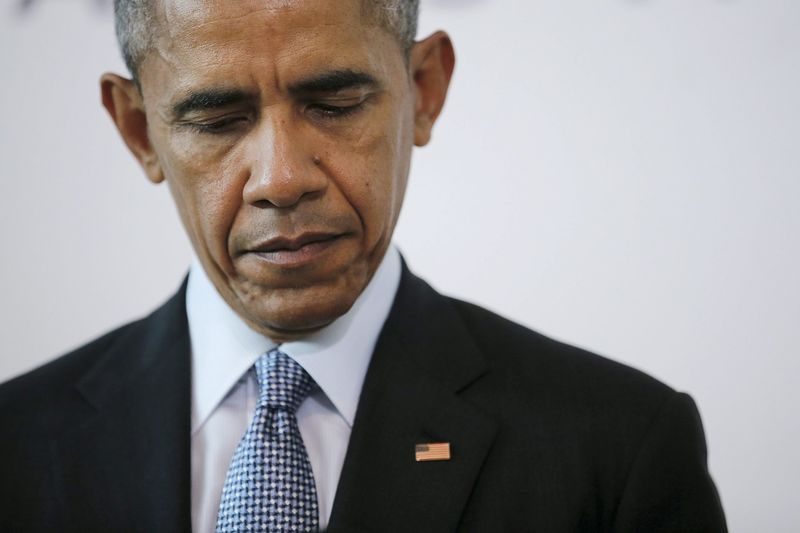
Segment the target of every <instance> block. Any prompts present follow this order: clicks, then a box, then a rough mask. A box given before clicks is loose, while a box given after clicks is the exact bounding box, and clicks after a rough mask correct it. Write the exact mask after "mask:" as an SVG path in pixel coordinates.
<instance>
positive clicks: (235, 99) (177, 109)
mask: <svg viewBox="0 0 800 533" xmlns="http://www.w3.org/2000/svg"><path fill="white" fill-rule="evenodd" d="M253 99H254V97H253V95H252V94H249V93H247V92H245V91H242V90H238V89H207V90H203V91H199V92H195V93H191V94H189V95H188V96H186V98H184V99H183V100H181V101H179V102H178V103H176V104H175V105H173V106H172V116H173V117H176V118H181V117H183V116H185V115H186V114H188V113H191V112H193V111H205V110H209V109H219V108H222V107H227V106H230V105H235V104H240V103H242V102H249V101H252V100H253Z"/></svg>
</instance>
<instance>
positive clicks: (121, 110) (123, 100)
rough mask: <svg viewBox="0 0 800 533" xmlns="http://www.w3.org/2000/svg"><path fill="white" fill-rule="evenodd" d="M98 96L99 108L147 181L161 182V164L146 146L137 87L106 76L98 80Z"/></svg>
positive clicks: (143, 116) (148, 143)
mask: <svg viewBox="0 0 800 533" xmlns="http://www.w3.org/2000/svg"><path fill="white" fill-rule="evenodd" d="M100 94H101V96H102V99H103V106H104V107H105V108H106V110H107V111H108V114H109V115H111V120H113V121H114V124H115V125H116V126H117V129H118V130H119V133H120V135H122V139H123V140H124V141H125V144H127V145H128V148H129V149H130V151H131V153H133V155H134V157H135V158H136V159H137V160H138V161H139V164H140V165H142V168H143V169H144V171H145V173H146V174H147V177H148V179H149V180H150V181H152V182H153V183H161V182H162V181H164V173H163V172H162V170H161V164H160V163H159V161H158V156H157V155H156V153H155V151H154V150H153V145H152V144H151V143H150V134H149V132H148V130H147V115H146V114H145V110H144V103H143V101H142V94H141V92H140V91H139V88H138V87H137V86H136V84H135V83H134V82H133V81H132V80H129V79H127V78H123V77H121V76H117V75H116V74H108V73H106V74H103V76H102V77H101V78H100Z"/></svg>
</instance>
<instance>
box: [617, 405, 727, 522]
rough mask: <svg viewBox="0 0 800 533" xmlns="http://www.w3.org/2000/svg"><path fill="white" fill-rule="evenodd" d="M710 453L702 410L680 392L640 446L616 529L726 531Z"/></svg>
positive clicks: (656, 420)
mask: <svg viewBox="0 0 800 533" xmlns="http://www.w3.org/2000/svg"><path fill="white" fill-rule="evenodd" d="M706 455H707V451H706V442H705V435H704V433H703V425H702V422H701V421H700V414H699V413H698V411H697V406H696V405H695V403H694V401H692V399H691V398H690V397H689V396H688V395H686V394H682V393H675V394H674V395H673V396H672V397H671V398H670V399H669V400H667V401H666V403H665V404H664V406H663V407H662V409H661V410H660V412H659V415H658V416H657V418H656V419H655V420H654V421H653V423H652V424H651V427H650V429H649V431H648V432H647V434H646V436H645V438H644V440H643V442H642V444H641V446H640V447H639V451H638V454H637V456H636V459H635V460H634V462H633V465H632V467H631V470H630V473H629V474H628V479H627V482H626V484H625V488H624V490H623V493H622V498H621V501H620V505H619V508H618V509H617V513H616V519H615V521H614V529H613V531H614V532H615V533H636V532H642V531H646V532H648V533H667V532H670V533H672V532H681V533H725V532H727V527H726V525H725V517H724V515H723V512H722V505H721V503H720V499H719V495H718V493H717V489H716V487H715V486H714V482H713V481H712V479H711V475H710V474H709V472H708V466H707V463H706Z"/></svg>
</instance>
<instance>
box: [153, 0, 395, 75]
mask: <svg viewBox="0 0 800 533" xmlns="http://www.w3.org/2000/svg"><path fill="white" fill-rule="evenodd" d="M156 19H157V21H158V26H159V31H158V32H157V34H156V39H155V42H154V47H153V49H152V50H151V53H150V54H148V56H147V58H146V59H145V61H144V63H143V64H142V69H141V70H142V71H141V78H142V81H143V85H147V83H146V81H147V80H146V78H148V77H151V78H153V77H157V78H158V80H157V87H158V88H159V89H167V88H169V87H168V86H169V85H170V84H177V85H184V86H188V85H197V84H219V82H220V80H222V79H224V80H225V82H226V83H227V84H237V85H242V84H252V83H263V82H264V80H265V79H266V78H267V77H271V80H270V81H271V83H273V84H278V85H280V84H281V83H283V82H286V83H288V82H290V80H288V79H287V78H291V77H293V76H295V75H301V73H302V72H305V73H308V72H309V71H313V70H315V69H322V68H343V69H347V68H350V69H354V68H357V69H358V70H362V71H365V70H366V71H371V73H372V74H374V75H375V76H376V77H381V74H382V73H383V74H387V72H386V70H387V68H388V65H390V64H393V63H395V61H394V60H395V59H396V57H393V56H398V57H399V56H402V50H401V47H400V46H399V44H398V43H397V42H396V40H395V39H393V38H392V36H391V35H389V33H388V32H386V31H385V29H383V28H382V27H381V26H379V25H378V24H376V22H375V20H374V18H373V17H370V16H367V15H366V14H365V13H364V9H363V7H362V0H162V1H161V2H160V5H159V10H158V13H156ZM153 64H157V65H158V68H150V67H152V66H153ZM154 70H155V71H159V72H157V75H149V74H148V71H154ZM175 88H177V87H175Z"/></svg>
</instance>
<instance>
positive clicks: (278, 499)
mask: <svg viewBox="0 0 800 533" xmlns="http://www.w3.org/2000/svg"><path fill="white" fill-rule="evenodd" d="M255 367H256V375H257V376H258V385H259V398H258V404H256V412H255V415H254V416H253V422H252V423H251V424H250V427H249V428H247V433H245V434H244V437H242V440H241V441H240V442H239V447H238V448H236V453H235V454H234V455H233V459H232V460H231V465H230V467H229V468H228V475H227V477H226V479H225V486H224V487H223V489H222V501H221V502H220V506H219V514H218V515H217V533H229V532H231V533H232V532H239V531H269V532H283V531H292V532H307V531H317V529H318V528H319V509H318V504H317V491H316V487H315V485H314V474H313V472H312V471H311V463H309V461H308V454H307V453H306V448H305V446H304V445H303V438H302V437H301V436H300V429H299V428H298V427H297V417H296V416H295V411H296V410H297V408H298V407H299V406H300V403H302V401H303V400H304V399H305V398H306V397H307V396H308V395H309V394H310V393H311V392H312V391H313V390H314V389H316V387H317V384H316V383H315V382H314V380H313V379H311V376H309V375H308V373H306V371H305V370H303V368H302V367H301V366H300V365H298V364H297V363H296V362H294V361H293V360H292V359H291V358H290V357H289V356H288V355H286V354H285V353H283V352H281V351H279V350H278V349H277V348H276V349H274V350H271V351H270V352H268V353H266V354H264V355H262V356H261V357H260V358H259V359H258V361H256V364H255Z"/></svg>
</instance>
